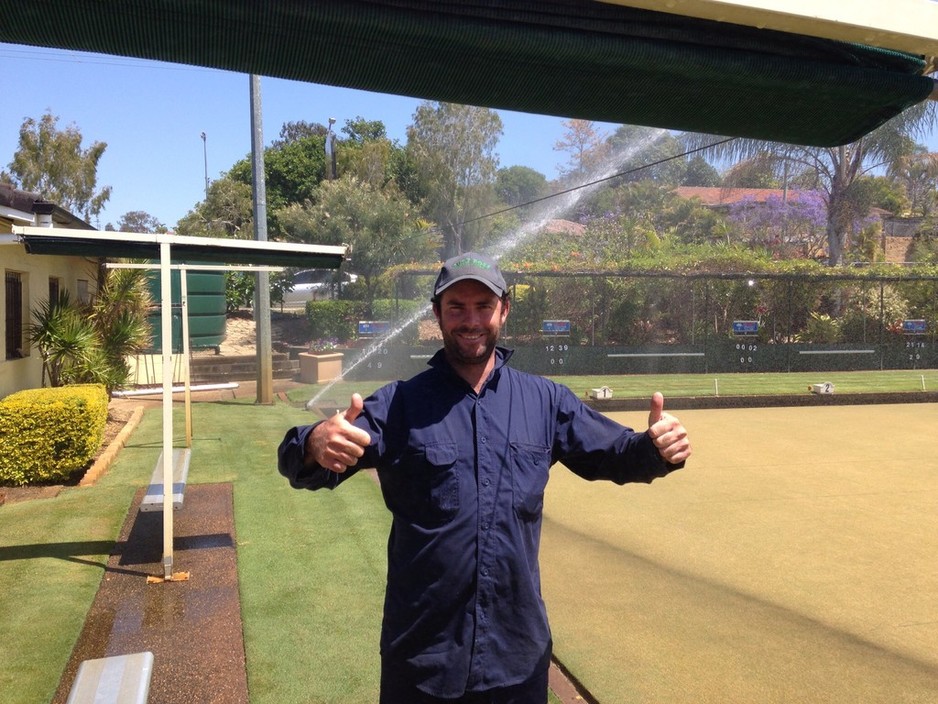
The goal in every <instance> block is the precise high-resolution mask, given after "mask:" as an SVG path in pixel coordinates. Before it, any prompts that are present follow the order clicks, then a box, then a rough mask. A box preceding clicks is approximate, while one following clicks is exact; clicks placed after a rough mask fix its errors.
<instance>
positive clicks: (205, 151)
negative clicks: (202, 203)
mask: <svg viewBox="0 0 938 704" xmlns="http://www.w3.org/2000/svg"><path fill="white" fill-rule="evenodd" d="M202 159H203V161H204V162H205V200H208V144H207V143H206V136H205V132H203V133H202Z"/></svg>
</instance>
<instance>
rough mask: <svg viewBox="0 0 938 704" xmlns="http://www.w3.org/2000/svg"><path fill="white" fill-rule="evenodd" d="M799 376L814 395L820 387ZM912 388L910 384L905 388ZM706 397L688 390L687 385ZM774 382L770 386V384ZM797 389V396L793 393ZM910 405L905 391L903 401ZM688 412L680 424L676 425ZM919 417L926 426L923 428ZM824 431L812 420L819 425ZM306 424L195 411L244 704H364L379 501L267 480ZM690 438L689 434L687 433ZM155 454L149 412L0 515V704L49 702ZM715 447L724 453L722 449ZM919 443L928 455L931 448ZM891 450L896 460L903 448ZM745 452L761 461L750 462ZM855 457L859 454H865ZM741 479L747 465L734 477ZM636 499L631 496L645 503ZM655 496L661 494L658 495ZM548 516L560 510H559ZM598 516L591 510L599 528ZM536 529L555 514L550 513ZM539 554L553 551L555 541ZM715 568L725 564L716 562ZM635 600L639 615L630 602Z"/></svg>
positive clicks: (627, 386)
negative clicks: (216, 503)
mask: <svg viewBox="0 0 938 704" xmlns="http://www.w3.org/2000/svg"><path fill="white" fill-rule="evenodd" d="M925 374H926V384H928V385H929V388H931V386H932V385H934V386H935V387H936V388H938V378H936V372H934V371H929V372H925ZM765 376H766V378H768V377H770V376H776V375H765ZM778 376H782V377H789V376H790V375H778ZM810 376H811V380H812V381H815V382H816V381H817V380H818V376H819V375H810ZM914 376H915V374H913V373H910V372H889V373H883V374H868V375H857V377H856V378H857V381H856V382H854V381H851V380H850V378H848V376H843V377H842V375H833V374H831V375H824V377H823V379H821V380H823V381H832V382H834V383H835V384H837V385H838V386H837V388H838V393H839V392H841V389H842V387H841V385H843V386H845V387H848V386H850V385H851V384H856V390H857V391H865V390H870V388H881V389H885V390H897V389H898V388H899V387H900V386H901V385H903V384H905V385H906V386H908V385H910V384H913V382H914ZM909 377H913V378H912V381H909ZM724 379H726V380H727V381H726V382H725V383H728V384H729V383H730V382H731V381H738V382H739V383H740V388H755V387H763V388H765V385H764V384H763V383H762V382H763V377H762V375H758V376H754V377H753V376H750V377H747V378H744V377H738V376H734V375H729V376H726V377H720V391H721V394H723V393H724ZM563 381H566V382H568V383H571V385H572V386H574V390H575V391H578V393H581V391H579V389H586V388H591V387H592V386H595V385H597V384H598V380H586V379H564V380H563ZM704 382H705V380H704V379H700V380H695V381H694V382H693V383H704ZM604 383H606V384H608V385H610V386H611V387H612V388H613V389H614V390H615V392H616V395H617V396H621V395H626V394H628V395H634V396H645V395H648V394H649V393H650V391H651V390H658V389H660V390H662V391H663V392H664V393H665V394H666V395H667V394H671V395H677V394H681V395H683V394H687V393H691V392H690V391H685V392H681V391H679V389H681V388H692V386H693V383H692V382H689V381H688V380H685V379H681V378H669V377H655V378H651V377H628V378H620V379H613V380H608V379H607V380H605V381H604ZM771 383H772V384H777V383H780V382H779V380H771ZM798 383H800V384H806V383H807V381H806V380H804V379H802V380H801V381H800V382H798ZM919 383H920V381H919ZM682 384H683V385H684V386H682ZM372 388H373V386H372ZM850 388H853V387H850ZM353 389H354V390H359V391H362V392H364V393H367V392H368V391H369V390H370V389H369V388H366V387H365V386H364V385H354V386H353V385H344V388H341V387H336V388H334V389H332V390H330V392H329V395H330V396H333V395H334V396H336V397H337V398H338V397H341V396H340V394H341V395H345V396H347V394H348V393H350V392H351V390H353ZM909 390H915V389H914V386H913V388H911V389H909ZM313 392H315V389H313V388H312V387H307V388H305V389H299V390H297V392H295V393H294V394H293V395H292V396H293V397H294V399H295V400H297V401H300V400H305V399H307V398H309V396H310V395H311V394H312V393H313ZM727 393H729V392H727ZM754 393H765V391H764V390H760V391H758V392H754ZM798 393H802V392H800V391H799V392H798ZM887 408H889V407H885V408H884V409H883V410H884V411H886V410H887ZM907 409H908V411H907V412H903V414H902V416H903V417H905V416H908V418H909V419H908V420H907V421H904V422H903V423H902V424H901V427H899V428H896V427H892V423H894V421H893V420H892V417H891V416H890V415H889V414H888V413H887V414H885V415H883V416H881V417H882V418H883V420H881V421H879V425H876V424H874V425H873V427H874V428H877V430H876V431H870V432H868V433H867V436H868V437H865V438H864V440H863V442H864V443H875V442H879V441H880V440H881V439H883V438H888V442H890V443H892V442H898V440H896V439H895V438H896V435H897V432H898V431H900V430H901V431H902V432H903V433H907V432H908V433H911V435H912V438H911V439H910V440H909V443H914V442H915V440H914V437H915V434H916V433H918V437H920V436H921V429H922V428H924V427H930V426H931V425H934V422H933V421H934V419H935V407H934V405H931V404H926V405H924V406H922V405H919V404H913V405H910V406H908V407H907ZM823 410H825V411H826V412H828V413H829V411H830V409H823ZM688 413H689V412H684V413H682V414H681V417H682V420H685V423H686V422H687V417H686V416H687V414H688ZM695 413H696V414H703V415H700V416H694V415H692V416H691V417H699V418H701V419H715V418H727V417H728V416H723V415H720V414H721V413H727V412H726V411H715V412H704V411H697V412H695ZM746 413H747V416H746V418H747V422H750V423H752V422H757V421H753V418H754V416H753V415H752V414H753V413H754V411H747V412H746ZM759 413H761V411H760V412H759ZM870 413H872V410H870ZM877 413H878V411H877ZM923 413H924V414H926V415H930V418H931V419H932V420H931V421H928V422H925V421H924V420H922V418H923V417H922V414H923ZM639 416H640V414H639V415H635V414H632V415H630V416H628V417H627V420H628V421H629V422H630V423H631V424H632V425H636V426H638V425H640V423H641V420H642V419H641V418H640V417H639ZM760 417H761V416H760ZM827 417H828V416H827V415H824V418H825V419H826V418H827ZM878 417H880V416H878ZM309 420H311V415H310V414H309V413H307V412H305V411H303V410H302V409H298V408H293V407H289V406H287V405H286V404H276V405H274V406H256V405H254V404H253V403H250V402H245V403H196V404H195V405H194V408H193V429H194V440H193V460H192V470H191V473H190V481H191V482H194V483H213V482H232V483H233V486H234V501H235V507H234V508H235V520H236V530H237V541H238V569H239V579H240V589H241V596H242V615H243V619H244V633H245V646H246V650H247V666H248V685H249V690H250V696H251V702H252V704H263V703H268V702H269V703H270V704H274V703H277V704H289V703H291V702H297V703H298V704H299V703H300V702H304V703H306V702H316V703H318V704H327V703H335V704H339V703H341V704H356V703H357V702H362V703H363V704H364V703H366V702H368V703H369V704H373V702H374V701H375V698H376V694H375V691H376V687H377V681H378V666H379V663H378V652H377V642H378V630H379V627H380V609H381V602H382V599H383V583H384V572H385V545H386V538H387V530H388V525H389V519H388V515H387V512H386V510H385V508H384V506H383V502H382V499H381V495H380V490H379V488H378V487H377V486H376V485H375V483H374V482H373V481H372V480H371V479H370V478H369V477H368V476H367V475H364V474H362V475H359V476H357V477H354V478H353V479H351V480H350V481H349V482H347V483H346V484H345V485H343V487H342V488H341V490H339V491H336V492H301V491H295V490H292V489H290V488H289V486H288V485H287V483H286V481H285V480H284V479H282V478H281V477H280V476H279V474H278V473H277V471H276V467H275V456H276V447H277V445H278V443H279V442H280V439H281V438H282V436H283V432H284V430H285V429H286V428H287V427H289V426H291V425H294V424H297V423H302V422H308V421H309ZM699 425H701V429H702V430H703V429H704V428H706V427H709V426H710V425H712V424H711V423H709V421H708V422H707V423H703V422H702V421H701V422H700V423H699ZM719 426H720V423H717V427H719ZM175 427H176V428H177V431H176V433H177V436H178V437H177V443H176V444H177V445H181V444H182V437H181V434H182V433H181V429H182V427H183V423H182V417H181V411H180V410H179V409H177V420H176V425H175ZM689 427H690V428H691V432H692V433H693V432H694V431H695V427H694V426H693V425H690V426H689ZM708 432H710V431H706V433H708ZM706 433H705V432H702V433H700V434H698V435H695V436H694V442H695V447H696V448H697V452H696V455H697V456H696V457H695V460H694V470H695V471H704V468H705V467H706V466H707V463H708V462H713V461H716V462H717V463H718V464H719V462H720V461H721V460H713V459H708V457H707V456H708V453H709V449H708V442H707V440H706V439H705V438H706V437H708V435H707V434H706ZM933 435H934V434H931V436H933ZM931 436H930V437H931ZM160 439H161V435H160V414H159V412H158V411H149V412H147V414H146V415H145V417H144V420H143V422H142V423H141V425H140V427H139V428H138V429H137V431H136V432H135V433H134V434H133V436H131V438H130V440H129V442H128V444H127V446H126V447H125V448H124V449H123V450H122V451H121V453H120V455H119V457H118V460H117V462H116V463H115V464H114V465H113V466H112V468H111V469H110V471H109V472H108V473H107V474H106V475H104V476H103V477H102V478H101V479H100V480H99V481H98V483H97V484H96V485H95V486H93V487H88V488H77V487H75V488H68V489H66V490H64V491H63V492H62V493H61V494H60V495H59V496H58V497H57V498H54V499H45V500H34V501H30V502H25V503H19V504H10V505H6V506H3V507H2V508H0V594H2V595H3V600H4V603H5V605H7V608H6V609H5V610H4V617H3V619H0V692H2V693H3V695H2V697H0V698H2V701H3V702H4V703H5V704H7V703H9V704H19V703H20V702H22V703H23V704H25V703H27V702H29V703H30V704H32V703H34V702H43V701H49V699H50V698H51V696H52V694H53V692H54V691H55V688H56V686H57V683H58V679H59V676H60V674H61V672H62V670H63V669H64V667H65V665H66V663H67V661H68V658H69V654H70V652H71V649H72V647H73V645H74V643H75V641H76V639H77V637H78V634H79V632H80V630H81V627H82V624H83V621H84V618H85V614H86V613H87V610H88V608H89V607H90V604H91V601H92V599H93V597H94V593H95V591H96V589H97V586H98V583H99V581H100V580H101V578H102V576H103V574H104V565H105V564H106V561H107V555H108V554H109V552H110V550H111V548H112V546H113V545H114V540H115V539H116V537H117V535H118V533H119V530H120V526H121V524H122V522H123V520H124V518H125V516H126V513H127V510H128V508H129V506H130V504H131V501H132V498H133V493H134V491H135V490H136V489H137V488H139V487H141V486H143V485H145V484H146V483H147V482H148V480H149V475H150V472H151V470H152V467H153V464H154V462H155V461H156V457H157V456H158V454H159V451H160ZM719 442H720V443H724V440H722V439H721V440H720V441H719ZM726 442H729V441H726ZM929 442H930V443H931V444H932V445H933V444H934V440H933V439H932V440H929ZM861 445H862V447H866V445H863V444H861ZM835 447H837V448H838V449H839V450H840V451H841V452H840V454H839V455H838V459H839V460H843V461H850V460H849V459H844V456H843V453H842V450H843V449H844V447H843V446H842V445H835ZM901 447H902V448H903V451H905V449H907V448H908V447H911V445H910V444H906V445H901ZM933 449H934V448H931V449H928V451H927V452H928V454H927V457H925V461H926V462H930V463H931V466H934V459H933V458H934V456H935V454H936V453H934V452H933V451H932V450H933ZM753 451H754V452H757V453H758V452H759V450H758V448H755V449H754V450H753ZM862 452H867V453H868V451H867V450H863V451H862ZM803 454H804V453H802V454H799V455H798V461H799V462H802V463H807V464H805V465H798V466H799V467H806V469H802V470H801V471H803V472H805V471H806V472H808V473H810V472H811V471H812V470H813V469H814V468H815V467H816V465H813V464H812V463H811V461H810V458H809V456H802V455H803ZM789 455H791V451H790V450H784V451H783V454H782V457H781V458H780V459H779V460H777V462H776V464H782V465H784V464H785V463H786V462H788V459H789V457H788V456H789ZM886 456H888V454H887V455H886ZM877 457H878V455H877ZM897 457H898V459H897V460H896V462H899V463H900V465H901V463H902V462H903V461H906V460H902V459H901V458H902V457H904V455H899V456H897ZM792 461H794V460H792ZM744 468H745V465H744V466H743V467H741V468H740V469H739V471H743V470H744ZM888 471H891V469H890V470H888ZM689 476H691V477H693V476H694V475H693V474H690V475H689ZM670 481H671V480H670V478H669V479H666V480H664V482H662V483H661V484H660V485H659V484H657V483H656V485H655V486H654V487H653V488H651V489H648V490H647V492H648V495H649V496H656V495H659V494H656V492H659V486H660V487H668V482H670ZM682 481H683V480H682ZM721 482H722V480H721ZM731 483H732V480H727V484H726V486H727V487H729V486H731ZM674 484H675V485H677V483H674ZM552 485H553V483H552ZM722 486H724V484H723V483H719V484H716V485H715V488H716V489H717V492H718V495H719V491H720V487H722ZM558 487H560V488H562V487H563V484H562V483H559V484H558ZM711 488H713V487H711ZM636 490H637V491H639V492H641V491H644V490H645V488H644V487H638V488H637V489H636ZM629 491H632V490H629ZM664 491H668V489H665V490H664ZM727 491H728V489H727ZM660 495H661V496H662V497H663V496H665V495H666V494H665V493H664V492H661V493H660ZM571 501H572V502H573V503H571V505H576V504H577V503H578V500H577V499H575V498H574V499H571ZM553 505H555V506H556V505H557V504H556V499H555V500H554V504H553ZM715 505H716V504H715ZM601 513H602V512H601V511H597V512H596V515H600V514H601ZM548 517H549V518H551V517H552V515H551V514H550V513H549V514H548ZM591 520H593V518H591ZM616 520H618V519H616ZM667 520H668V521H674V520H678V521H679V520H680V519H676V518H670V519H667ZM903 520H905V521H906V524H904V525H908V521H909V520H911V519H910V518H908V517H907V518H905V519H903ZM677 525H681V524H680V523H678V524H677ZM635 529H636V531H638V534H639V535H640V536H642V537H643V538H648V539H649V540H650V541H651V542H652V543H654V536H655V535H656V532H657V531H660V528H659V527H656V526H655V525H653V524H652V525H649V524H646V523H640V524H636V525H635ZM556 535H557V533H556V531H552V532H551V533H550V538H549V540H552V541H555V540H556ZM678 537H679V536H678ZM678 542H679V541H678ZM548 544H549V545H556V542H551V543H548ZM553 554H554V552H553V549H551V551H548V552H546V553H545V557H546V558H547V559H548V560H550V563H549V564H547V565H545V568H546V569H545V571H546V572H548V573H549V574H551V582H550V588H551V590H552V591H556V590H557V589H558V587H557V583H556V582H555V581H553V580H554V579H555V577H554V575H555V574H556V571H553V572H551V571H550V570H551V569H554V570H555V569H556V567H555V566H556V563H555V562H554V558H553V556H552V555H553ZM583 554H587V553H586V552H584V553H583ZM607 558H608V556H606V557H604V558H603V559H600V560H597V561H595V562H592V563H590V564H591V568H592V569H600V568H602V567H603V566H604V564H605V562H606V561H607ZM727 559H729V560H733V559H735V558H734V557H733V556H732V555H731V554H729V553H727ZM570 579H572V580H575V581H574V582H571V585H572V588H573V590H574V592H576V590H577V589H580V588H581V587H582V579H583V575H582V574H577V573H576V571H572V572H571V573H570ZM633 598H635V599H637V600H638V602H641V597H640V596H636V597H633ZM640 607H641V603H637V604H636V605H634V606H632V607H630V609H629V611H630V612H631V613H640V611H641V608H640ZM549 608H550V609H551V611H552V614H553V615H552V619H553V620H554V621H555V622H556V623H557V624H558V628H559V629H560V630H559V631H558V634H557V635H558V636H559V637H558V638H557V643H558V652H559V653H561V654H562V655H567V656H569V657H570V659H571V663H569V664H570V665H572V666H573V670H574V672H575V673H576V674H577V675H578V676H580V677H581V678H582V679H583V680H584V681H586V682H587V683H588V684H589V683H590V680H591V679H592V680H593V681H596V682H599V681H603V682H605V681H606V680H605V679H604V677H605V675H603V674H599V675H597V674H595V673H591V672H590V671H589V670H588V668H585V667H583V666H582V665H581V664H580V663H581V661H580V660H579V659H578V658H579V657H581V656H579V655H574V653H575V652H576V651H578V650H580V649H584V652H587V653H588V652H589V650H590V649H591V648H594V647H595V645H594V644H592V643H591V642H590V641H589V639H587V640H586V641H585V642H580V638H581V637H580V636H577V635H576V634H575V630H576V629H575V628H573V629H570V634H569V635H568V634H567V626H566V623H567V619H566V618H565V615H566V612H567V608H566V607H565V606H564V604H563V602H562V601H559V600H558V603H557V604H556V605H554V606H551V605H550V603H549ZM579 622H580V616H579V615H575V614H574V618H573V622H572V623H573V625H574V626H575V625H576V623H579ZM625 635H627V634H625ZM625 635H624V636H623V637H625ZM603 647H604V648H605V647H606V646H605V645H604V646H603ZM585 659H588V658H585ZM578 667H579V668H580V669H577V668H578ZM587 675H588V676H587ZM597 678H598V679H597ZM612 679H613V680H614V679H615V678H614V677H613V678H612ZM607 700H608V701H628V699H627V698H623V699H617V698H615V697H613V698H611V699H604V701H607Z"/></svg>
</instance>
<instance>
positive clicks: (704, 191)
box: [674, 186, 814, 208]
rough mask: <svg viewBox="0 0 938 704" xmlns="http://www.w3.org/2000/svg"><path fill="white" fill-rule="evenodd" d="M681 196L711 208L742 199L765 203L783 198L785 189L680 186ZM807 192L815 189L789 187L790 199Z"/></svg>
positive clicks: (797, 197)
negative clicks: (801, 189)
mask: <svg viewBox="0 0 938 704" xmlns="http://www.w3.org/2000/svg"><path fill="white" fill-rule="evenodd" d="M674 193H676V194H677V195H678V196H680V197H681V198H687V199H691V198H697V199H698V200H699V201H700V202H701V203H703V205H706V206H709V207H711V208H718V207H721V206H729V205H733V204H734V203H739V202H741V201H748V202H750V203H765V202H766V201H768V200H769V198H782V197H783V196H784V195H785V191H784V190H782V189H781V188H708V187H705V186H679V187H678V188H675V189H674ZM807 193H814V191H797V190H792V189H789V191H788V200H789V201H791V202H795V201H798V200H800V199H801V198H803V197H804V196H805V195H806V194H807Z"/></svg>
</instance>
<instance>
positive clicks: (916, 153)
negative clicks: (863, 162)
mask: <svg viewBox="0 0 938 704" xmlns="http://www.w3.org/2000/svg"><path fill="white" fill-rule="evenodd" d="M889 178H891V179H892V180H893V181H894V182H896V183H897V184H899V185H901V186H902V187H903V188H904V189H905V194H906V197H907V198H908V205H909V212H910V214H912V215H920V216H926V217H927V216H928V215H931V214H932V213H934V212H935V211H936V209H938V152H929V151H927V149H926V148H925V147H923V146H921V145H916V146H915V147H914V148H913V150H912V152H911V153H910V154H906V155H905V156H903V157H901V158H900V159H898V160H896V162H895V163H893V164H892V165H891V166H890V169H889Z"/></svg>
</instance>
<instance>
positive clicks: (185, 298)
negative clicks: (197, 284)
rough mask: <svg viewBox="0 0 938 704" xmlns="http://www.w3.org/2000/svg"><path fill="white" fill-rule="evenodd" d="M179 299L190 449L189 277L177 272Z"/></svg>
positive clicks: (181, 270)
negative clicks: (180, 304)
mask: <svg viewBox="0 0 938 704" xmlns="http://www.w3.org/2000/svg"><path fill="white" fill-rule="evenodd" d="M179 298H180V301H181V303H182V308H181V309H182V377H183V380H184V383H185V386H184V389H185V406H186V447H188V448H191V447H192V381H191V379H190V369H189V353H190V349H189V275H188V272H187V271H186V270H185V269H180V271H179Z"/></svg>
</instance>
